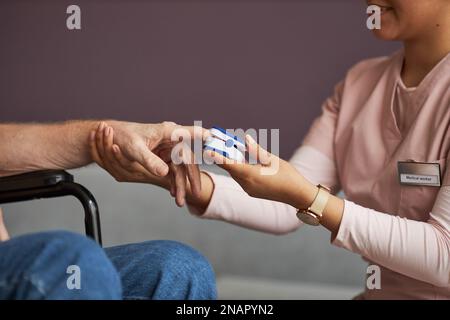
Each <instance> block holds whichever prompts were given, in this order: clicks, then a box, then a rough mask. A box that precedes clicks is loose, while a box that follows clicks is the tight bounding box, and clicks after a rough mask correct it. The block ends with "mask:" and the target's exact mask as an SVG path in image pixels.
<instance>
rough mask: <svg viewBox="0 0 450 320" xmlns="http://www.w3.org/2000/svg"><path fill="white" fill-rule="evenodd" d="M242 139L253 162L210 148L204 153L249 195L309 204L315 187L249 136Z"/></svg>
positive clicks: (298, 205)
mask: <svg viewBox="0 0 450 320" xmlns="http://www.w3.org/2000/svg"><path fill="white" fill-rule="evenodd" d="M245 140H246V145H247V150H248V152H249V155H250V156H251V157H252V158H254V159H256V160H257V163H256V164H249V163H236V162H234V161H232V160H229V159H227V158H225V157H223V156H222V155H220V154H218V153H215V152H213V151H206V156H207V157H209V158H211V159H212V160H213V161H214V163H216V164H217V165H219V166H220V167H222V168H223V169H225V170H226V171H228V173H229V174H230V175H231V177H232V178H233V179H234V180H236V182H238V183H239V184H240V185H241V187H242V188H243V189H244V190H245V192H247V193H248V194H249V195H250V196H252V197H256V198H262V199H268V200H273V201H279V202H284V203H287V204H290V205H292V206H294V207H296V208H307V207H309V205H310V204H311V203H312V202H313V200H314V197H315V195H316V194H317V191H318V188H317V187H316V186H315V185H313V184H312V183H310V182H309V181H308V180H306V179H305V178H304V177H303V176H302V175H301V174H300V172H298V171H297V169H295V168H294V167H293V166H292V165H291V164H290V163H289V162H287V161H284V160H282V159H280V158H279V157H277V156H275V155H273V154H271V153H269V152H268V151H266V150H264V149H263V148H262V147H261V146H259V145H258V144H257V143H256V142H255V141H254V140H253V138H251V137H250V136H249V135H247V136H246V139H245Z"/></svg>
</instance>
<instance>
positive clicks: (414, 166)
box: [398, 161, 441, 187]
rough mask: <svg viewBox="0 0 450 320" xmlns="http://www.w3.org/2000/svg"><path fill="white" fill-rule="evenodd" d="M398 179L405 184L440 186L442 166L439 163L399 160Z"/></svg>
mask: <svg viewBox="0 0 450 320" xmlns="http://www.w3.org/2000/svg"><path fill="white" fill-rule="evenodd" d="M398 179H399V182H400V184H404V185H414V186H429V187H440V186H441V167H440V165H439V163H425V162H414V161H399V162H398Z"/></svg>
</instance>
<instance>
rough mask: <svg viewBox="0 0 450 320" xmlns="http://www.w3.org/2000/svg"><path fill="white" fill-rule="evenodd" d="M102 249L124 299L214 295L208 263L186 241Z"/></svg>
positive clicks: (200, 297)
mask: <svg viewBox="0 0 450 320" xmlns="http://www.w3.org/2000/svg"><path fill="white" fill-rule="evenodd" d="M105 251H106V253H107V255H108V256H109V258H110V259H111V261H112V262H113V263H114V265H115V266H116V268H117V270H118V271H119V274H120V277H121V279H122V287H123V297H124V299H177V300H184V299H192V300H197V299H198V300H200V299H201V300H206V299H216V286H215V276H214V271H213V270H212V268H211V265H210V264H209V262H208V261H207V260H206V259H205V258H204V257H203V256H202V255H201V254H200V253H198V252H197V251H195V250H194V249H192V248H191V247H188V246H187V245H184V244H181V243H178V242H175V241H166V240H158V241H147V242H142V243H136V244H128V245H122V246H117V247H111V248H107V249H105Z"/></svg>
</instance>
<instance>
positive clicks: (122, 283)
mask: <svg viewBox="0 0 450 320" xmlns="http://www.w3.org/2000/svg"><path fill="white" fill-rule="evenodd" d="M69 266H71V267H69ZM215 298H216V288H215V279H214V272H213V271H212V268H211V266H210V264H209V263H208V262H207V260H206V259H205V258H204V257H203V256H202V255H201V254H199V253H198V252H197V251H195V250H194V249H192V248H190V247H188V246H186V245H184V244H181V243H178V242H175V241H147V242H142V243H136V244H128V245H122V246H117V247H111V248H107V249H102V248H100V246H98V245H97V244H96V243H95V242H94V241H92V240H90V239H88V238H87V237H85V236H82V235H79V234H76V233H72V232H67V231H51V232H42V233H36V234H29V235H24V236H19V237H16V238H12V239H11V240H9V241H5V242H0V299H180V300H181V299H215Z"/></svg>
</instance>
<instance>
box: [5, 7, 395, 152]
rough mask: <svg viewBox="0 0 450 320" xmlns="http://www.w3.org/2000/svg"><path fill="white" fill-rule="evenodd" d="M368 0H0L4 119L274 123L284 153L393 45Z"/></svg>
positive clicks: (260, 125) (234, 124)
mask: <svg viewBox="0 0 450 320" xmlns="http://www.w3.org/2000/svg"><path fill="white" fill-rule="evenodd" d="M73 3H76V4H78V5H80V6H81V10H82V30H81V31H69V30H67V29H66V24H65V19H66V13H65V10H66V7H67V6H68V5H69V4H73ZM364 3H365V1H363V0H360V1H354V0H347V1H346V0H328V1H326V0H310V1H300V0H299V1H281V0H276V1H257V0H253V1H237V0H236V1H225V0H224V1H213V0H210V1H189V0H184V1H125V0H123V1H112V0H108V1H99V0H97V1H92V0H90V1H85V0H76V1H73V0H71V1H63V0H55V1H44V0H41V1H19V0H2V1H1V2H0V121H53V120H64V119H71V118H118V119H127V120H135V121H141V122H157V121H162V120H174V121H177V122H180V123H192V121H193V120H203V121H204V125H205V126H211V125H213V124H218V125H221V126H224V127H227V128H236V127H239V128H249V127H254V128H280V129H281V151H282V155H284V156H289V154H290V153H291V152H292V150H293V149H294V148H295V147H296V146H297V145H298V143H299V142H300V139H301V137H302V136H303V135H304V133H305V132H306V130H307V128H308V126H309V124H310V122H311V120H312V119H313V118H314V117H315V116H316V115H317V114H318V113H319V112H320V105H321V102H322V101H323V100H324V99H325V98H326V97H327V96H328V95H329V94H330V93H331V92H332V88H333V86H334V84H335V83H336V82H337V81H339V80H340V79H341V78H342V77H343V76H344V74H345V70H346V69H347V68H349V67H350V66H351V65H352V64H354V63H356V62H357V61H358V60H360V59H363V58H366V57H371V56H377V55H381V54H387V53H389V52H391V51H393V50H395V49H396V48H397V47H398V45H396V44H390V43H382V42H380V41H377V40H375V39H374V38H373V37H372V35H371V34H370V33H369V31H368V30H367V29H366V28H365V19H366V15H365V13H364Z"/></svg>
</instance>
